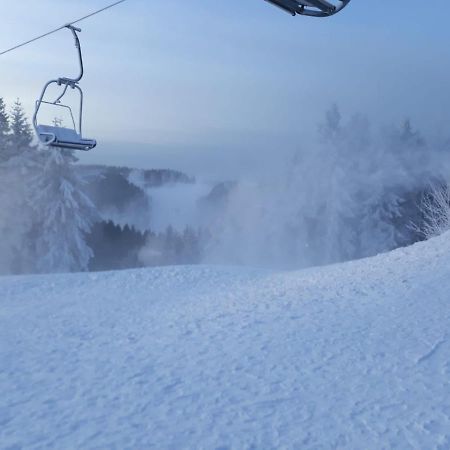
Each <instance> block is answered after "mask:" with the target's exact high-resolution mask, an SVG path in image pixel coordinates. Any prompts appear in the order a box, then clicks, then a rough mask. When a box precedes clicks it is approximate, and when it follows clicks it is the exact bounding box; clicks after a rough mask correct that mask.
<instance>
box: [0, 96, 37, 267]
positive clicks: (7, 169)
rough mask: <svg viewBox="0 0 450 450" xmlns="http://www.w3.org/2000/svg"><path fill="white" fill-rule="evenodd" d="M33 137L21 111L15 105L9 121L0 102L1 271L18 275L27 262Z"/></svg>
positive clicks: (33, 157) (17, 103)
mask: <svg viewBox="0 0 450 450" xmlns="http://www.w3.org/2000/svg"><path fill="white" fill-rule="evenodd" d="M31 142H32V133H31V127H30V125H29V123H28V121H27V118H26V116H25V113H24V110H23V108H22V106H21V104H20V102H19V100H17V101H16V103H15V104H14V107H13V109H12V114H11V116H10V117H8V115H7V113H6V108H5V104H4V102H3V101H1V102H0V144H1V155H0V205H1V215H0V233H1V236H2V240H1V243H0V254H1V260H2V261H1V262H0V265H1V266H2V267H0V271H2V272H3V273H18V272H22V271H23V270H24V267H25V266H26V261H27V259H28V246H27V240H26V236H27V234H28V232H29V230H30V227H31V223H32V217H31V209H30V208H29V202H28V199H27V195H28V181H29V179H30V178H31V174H32V172H33V169H34V168H35V167H36V162H35V156H36V155H35V149H34V148H32V147H31Z"/></svg>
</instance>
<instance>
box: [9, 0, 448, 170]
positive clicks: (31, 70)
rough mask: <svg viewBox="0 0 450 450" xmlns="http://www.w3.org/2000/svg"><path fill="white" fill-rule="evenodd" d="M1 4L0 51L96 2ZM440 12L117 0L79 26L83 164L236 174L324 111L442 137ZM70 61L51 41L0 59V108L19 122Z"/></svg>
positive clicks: (288, 143) (444, 63)
mask: <svg viewBox="0 0 450 450" xmlns="http://www.w3.org/2000/svg"><path fill="white" fill-rule="evenodd" d="M2 3H4V5H3V7H2V27H1V28H0V47H1V48H5V47H9V46H12V45H14V44H15V43H17V42H20V41H22V40H25V39H27V38H29V37H32V36H34V35H36V34H39V33H42V32H45V31H47V30H48V29H50V28H53V27H56V26H58V25H60V24H63V23H65V22H67V21H69V20H72V19H74V18H77V17H79V16H82V15H84V14H86V13H88V12H90V11H91V10H93V9H97V8H99V7H101V6H104V5H105V4H106V3H108V1H107V0H90V1H87V0H78V1H76V2H74V1H69V0H40V1H39V2H36V1H35V0H17V1H15V2H10V1H5V0H3V2H2ZM372 5H373V6H372ZM449 13H450V4H449V3H448V1H446V0H434V1H433V2H432V4H430V3H428V4H427V6H426V7H424V2H423V1H419V0H410V1H408V2H406V1H405V0H400V1H387V0H376V1H375V0H374V1H369V0H353V1H352V2H351V4H350V5H349V7H348V8H347V9H346V10H344V11H343V12H342V13H341V14H339V15H337V16H335V17H333V18H329V19H312V18H304V17H296V18H292V17H290V16H289V15H287V14H284V13H282V12H280V11H279V10H278V9H276V8H273V7H271V6H270V5H269V4H267V3H265V2H264V1H263V0H241V1H238V0H228V1H222V2H218V1H211V0H210V1H206V2H205V1H204V0H202V1H200V0H191V1H185V2H181V1H172V2H168V1H167V0H152V1H151V0H145V1H144V0H128V1H127V2H126V3H125V4H123V5H120V6H118V7H116V8H115V9H113V10H111V11H108V12H105V13H103V14H102V15H99V16H96V17H95V18H92V19H89V20H87V21H85V22H84V23H82V24H81V25H80V26H81V27H82V28H83V32H82V35H81V39H82V45H83V49H84V54H85V65H86V76H85V78H84V80H83V83H82V86H83V88H84V90H85V93H86V111H85V114H86V122H85V134H86V136H88V137H95V138H97V139H98V140H99V142H100V145H99V148H98V149H96V150H94V152H93V153H92V155H90V157H89V158H87V159H85V160H86V161H101V162H106V163H107V162H110V163H115V164H116V163H120V164H129V165H133V166H143V167H152V166H157V167H158V166H169V165H170V166H171V167H175V168H182V169H183V168H185V169H186V170H191V171H193V172H198V173H201V172H208V171H211V173H213V172H214V171H216V173H217V175H220V173H221V170H222V171H223V172H224V174H225V173H226V174H228V173H232V172H233V170H234V169H235V168H238V167H239V168H240V170H241V171H242V170H244V171H245V170H247V167H252V166H253V165H258V164H259V165H261V164H264V158H263V157H262V156H261V155H266V154H269V153H271V154H276V153H277V152H285V151H288V150H292V149H293V148H295V147H296V146H299V145H301V143H302V141H303V140H304V139H306V137H310V136H311V134H313V132H314V130H315V128H316V124H317V122H318V121H319V120H320V119H321V117H322V116H323V113H324V111H325V109H326V108H327V107H328V106H329V105H330V104H331V103H333V102H337V103H338V104H339V105H340V106H341V108H342V110H343V111H344V112H348V113H353V112H365V113H367V114H369V116H370V118H371V119H372V120H373V121H374V122H377V123H379V124H381V125H382V124H387V123H392V122H400V121H401V120H402V119H403V118H404V117H405V116H410V117H411V118H412V119H413V121H414V122H415V123H417V124H418V125H420V127H421V128H422V129H423V130H424V131H425V132H426V133H430V134H431V133H446V132H447V130H448V132H449V134H450V126H449V125H450V76H449V75H450V45H449V44H448V43H449V42H450V28H449V27H448V23H447V19H446V18H447V17H448V14H449ZM73 52H74V49H73V44H72V41H71V37H70V36H69V34H68V33H67V32H65V31H61V32H60V33H58V34H56V35H53V36H51V37H49V38H47V39H45V40H41V41H39V42H36V43H34V44H31V45H30V46H28V47H26V48H23V49H21V50H18V51H16V52H15V53H11V54H8V55H5V56H3V57H1V61H0V63H1V72H0V96H3V97H5V98H6V100H7V101H8V102H11V101H12V100H13V99H14V98H16V97H20V98H21V100H22V101H23V103H24V104H25V106H26V108H27V110H28V111H29V112H30V113H31V111H32V107H33V103H34V100H35V99H36V97H37V96H38V94H39V92H40V89H41V87H42V85H43V84H44V82H45V81H46V80H47V79H50V78H52V77H55V76H58V75H69V74H70V73H71V69H72V68H74V67H76V66H75V65H74V56H75V55H74V53H73ZM124 143H127V144H126V145H125V144H124ZM214 166H216V167H214ZM217 166H218V167H217Z"/></svg>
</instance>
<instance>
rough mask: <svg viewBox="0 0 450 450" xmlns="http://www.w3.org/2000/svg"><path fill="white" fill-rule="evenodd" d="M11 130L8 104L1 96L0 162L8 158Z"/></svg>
mask: <svg viewBox="0 0 450 450" xmlns="http://www.w3.org/2000/svg"><path fill="white" fill-rule="evenodd" d="M9 130H10V127H9V117H8V113H7V112H6V105H5V102H4V100H3V98H2V97H0V163H1V162H2V161H5V160H6V150H7V149H6V147H7V143H8V135H9Z"/></svg>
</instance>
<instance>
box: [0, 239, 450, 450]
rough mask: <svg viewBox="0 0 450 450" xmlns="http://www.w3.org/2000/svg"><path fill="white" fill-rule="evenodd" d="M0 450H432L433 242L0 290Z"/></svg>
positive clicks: (448, 361)
mask: <svg viewBox="0 0 450 450" xmlns="http://www.w3.org/2000/svg"><path fill="white" fill-rule="evenodd" d="M0 447H1V448H2V449H20V448H27V449H35V448H36V449H37V448H39V449H41V448H54V449H74V448H82V449H100V448H101V449H105V448H108V449H147V448H155V449H184V448H187V449H271V448H281V449H294V448H301V449H322V448H323V449H328V448H346V449H347V448H348V449H383V448H399V449H409V448H411V449H416V448H417V449H448V448H450V235H445V236H442V237H440V238H437V239H434V240H431V241H429V242H426V243H421V244H417V245H415V246H413V247H410V248H407V249H401V250H397V251H394V252H392V253H390V254H386V255H381V256H378V257H375V258H372V259H367V260H362V261H356V262H351V263H347V264H341V265H336V266H330V267H326V268H317V269H309V270H306V271H301V272H284V273H274V272H268V271H263V270H250V269H243V268H221V267H202V266H200V267H170V268H161V269H151V270H134V271H125V272H116V273H112V272H111V273H101V274H76V275H57V276H29V277H8V278H2V279H0Z"/></svg>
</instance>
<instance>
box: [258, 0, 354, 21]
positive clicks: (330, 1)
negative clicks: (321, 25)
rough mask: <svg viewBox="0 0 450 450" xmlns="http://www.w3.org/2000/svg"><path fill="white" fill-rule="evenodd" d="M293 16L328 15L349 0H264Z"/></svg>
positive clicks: (346, 3) (341, 8)
mask: <svg viewBox="0 0 450 450" xmlns="http://www.w3.org/2000/svg"><path fill="white" fill-rule="evenodd" d="M265 1H266V2H268V3H272V5H275V6H278V8H281V9H282V10H283V11H286V12H287V13H289V14H291V15H293V16H295V15H297V14H299V15H302V16H312V17H329V16H333V15H334V14H337V13H338V12H340V11H342V10H343V9H344V8H345V7H346V6H347V5H348V4H349V3H350V0H265Z"/></svg>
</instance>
